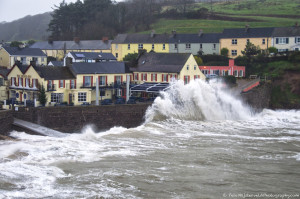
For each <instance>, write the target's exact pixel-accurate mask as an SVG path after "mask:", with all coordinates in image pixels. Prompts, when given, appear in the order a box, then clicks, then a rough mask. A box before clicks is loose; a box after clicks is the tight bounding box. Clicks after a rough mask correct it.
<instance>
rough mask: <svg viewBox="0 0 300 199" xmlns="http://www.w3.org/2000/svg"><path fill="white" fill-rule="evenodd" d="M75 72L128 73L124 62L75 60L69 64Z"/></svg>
mask: <svg viewBox="0 0 300 199" xmlns="http://www.w3.org/2000/svg"><path fill="white" fill-rule="evenodd" d="M71 68H72V70H73V71H74V73H75V74H122V73H128V69H127V67H126V66H125V63H124V62H96V63H86V62H77V63H73V64H72V66H71Z"/></svg>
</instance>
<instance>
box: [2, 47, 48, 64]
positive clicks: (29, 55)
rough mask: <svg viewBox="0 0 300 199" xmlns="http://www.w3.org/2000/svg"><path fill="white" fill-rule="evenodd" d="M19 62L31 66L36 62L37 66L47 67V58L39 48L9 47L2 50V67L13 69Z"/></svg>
mask: <svg viewBox="0 0 300 199" xmlns="http://www.w3.org/2000/svg"><path fill="white" fill-rule="evenodd" d="M17 62H20V63H21V64H24V65H29V64H30V63H31V62H35V64H36V65H47V56H46V54H45V53H43V51H41V50H40V49H38V48H18V47H8V46H3V47H2V48H0V66H4V67H7V68H9V69H11V68H12V66H13V65H14V64H15V63H17Z"/></svg>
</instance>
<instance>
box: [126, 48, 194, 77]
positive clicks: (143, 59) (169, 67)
mask: <svg viewBox="0 0 300 199" xmlns="http://www.w3.org/2000/svg"><path fill="white" fill-rule="evenodd" d="M190 56H191V54H190V53H152V52H151V53H144V54H143V55H141V56H140V58H139V60H138V66H137V67H136V68H134V67H132V68H131V70H132V71H134V72H167V73H179V72H180V71H181V70H182V68H183V66H184V64H185V63H186V62H187V60H188V58H189V57H190Z"/></svg>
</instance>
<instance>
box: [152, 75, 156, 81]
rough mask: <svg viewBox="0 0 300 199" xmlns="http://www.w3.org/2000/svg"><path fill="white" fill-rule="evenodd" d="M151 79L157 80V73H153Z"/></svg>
mask: <svg viewBox="0 0 300 199" xmlns="http://www.w3.org/2000/svg"><path fill="white" fill-rule="evenodd" d="M151 81H153V82H156V81H157V74H151Z"/></svg>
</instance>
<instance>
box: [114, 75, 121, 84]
mask: <svg viewBox="0 0 300 199" xmlns="http://www.w3.org/2000/svg"><path fill="white" fill-rule="evenodd" d="M115 83H116V84H121V83H122V76H121V75H119V76H115Z"/></svg>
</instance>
